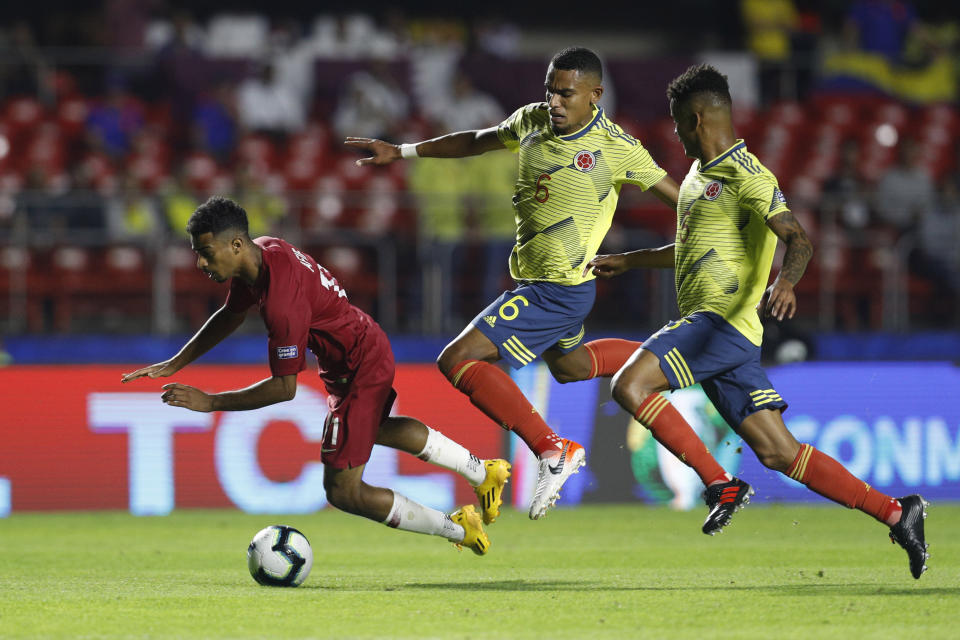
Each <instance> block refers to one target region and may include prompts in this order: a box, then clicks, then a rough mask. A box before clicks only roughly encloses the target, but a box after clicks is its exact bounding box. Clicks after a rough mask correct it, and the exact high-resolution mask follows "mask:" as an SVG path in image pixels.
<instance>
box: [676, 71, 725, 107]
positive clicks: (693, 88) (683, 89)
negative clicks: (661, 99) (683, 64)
mask: <svg viewBox="0 0 960 640" xmlns="http://www.w3.org/2000/svg"><path fill="white" fill-rule="evenodd" d="M699 93H709V94H710V95H711V96H713V97H714V98H715V99H717V100H720V101H721V102H723V103H724V104H727V105H729V104H730V103H731V102H733V100H731V98H730V85H729V84H727V76H725V75H723V74H722V73H720V72H719V71H717V69H716V67H713V66H711V65H709V64H697V65H693V66H692V67H690V68H688V69H687V70H686V71H684V72H683V73H681V74H680V75H679V76H677V77H676V78H674V79H673V80H672V81H671V82H670V84H669V86H667V99H668V100H671V101H673V102H675V103H676V104H683V103H684V102H686V101H687V100H689V99H690V98H691V97H693V96H695V95H697V94H699Z"/></svg>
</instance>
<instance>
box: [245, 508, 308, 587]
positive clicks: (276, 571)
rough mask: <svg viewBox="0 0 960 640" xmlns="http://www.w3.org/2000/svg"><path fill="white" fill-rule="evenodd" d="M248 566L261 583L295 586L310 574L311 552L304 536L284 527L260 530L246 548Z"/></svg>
mask: <svg viewBox="0 0 960 640" xmlns="http://www.w3.org/2000/svg"><path fill="white" fill-rule="evenodd" d="M247 567H248V568H249V569H250V575H251V576H253V579H254V580H256V581H257V582H259V583H260V584H264V585H269V586H271V587H298V586H300V585H301V584H303V581H304V580H306V579H307V576H308V575H310V569H311V568H312V567H313V550H312V549H311V548H310V543H309V542H308V541H307V538H306V536H304V535H303V534H302V533H300V532H299V531H297V530H296V529H294V528H293V527H288V526H286V525H281V524H274V525H270V526H269V527H267V528H266V529H261V530H260V531H259V532H258V533H257V535H255V536H253V540H252V541H251V542H250V546H249V547H247Z"/></svg>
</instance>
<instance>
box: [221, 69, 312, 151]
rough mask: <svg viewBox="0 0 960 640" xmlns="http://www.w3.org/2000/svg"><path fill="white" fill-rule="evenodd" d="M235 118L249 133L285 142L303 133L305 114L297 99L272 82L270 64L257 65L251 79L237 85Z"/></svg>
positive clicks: (281, 86) (285, 87) (272, 74)
mask: <svg viewBox="0 0 960 640" xmlns="http://www.w3.org/2000/svg"><path fill="white" fill-rule="evenodd" d="M237 114H238V117H239V119H240V124H241V125H242V126H243V127H244V128H245V129H247V130H249V131H257V132H262V133H267V134H271V135H274V136H277V137H279V138H285V137H286V135H287V134H288V133H292V132H295V131H299V130H301V129H303V127H304V125H305V124H306V119H307V114H306V110H305V108H304V105H303V103H302V102H301V100H300V97H299V96H298V95H297V94H296V92H295V91H294V90H292V89H291V88H290V87H289V86H287V85H284V84H281V83H279V82H277V81H276V79H275V69H274V66H273V65H272V64H268V63H263V64H261V65H260V66H259V67H258V69H257V72H256V74H255V75H253V76H252V77H249V78H247V79H246V80H244V81H243V82H241V83H240V86H239V88H238V90H237Z"/></svg>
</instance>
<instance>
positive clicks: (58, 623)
mask: <svg viewBox="0 0 960 640" xmlns="http://www.w3.org/2000/svg"><path fill="white" fill-rule="evenodd" d="M701 511H702V509H700V510H696V511H694V512H689V513H676V512H671V511H669V510H667V509H665V508H652V507H644V506H639V505H633V506H590V507H580V508H575V509H557V510H555V511H553V512H551V513H550V514H549V515H548V516H547V517H546V518H545V519H543V520H540V521H538V522H531V521H529V520H528V519H527V518H526V515H525V514H524V513H521V512H518V511H514V510H511V509H505V510H504V513H503V515H502V516H501V517H500V519H499V521H498V522H496V523H495V524H493V525H491V526H490V527H489V528H488V531H489V533H490V537H491V541H492V546H491V550H490V553H489V554H488V555H487V556H486V557H482V558H481V557H476V556H474V555H473V553H471V552H469V551H463V552H460V553H458V552H457V551H456V550H455V549H454V548H453V547H452V546H451V545H450V544H449V543H447V542H445V541H443V540H441V539H439V538H430V537H425V536H418V535H414V534H411V533H406V532H400V531H394V530H391V529H388V528H387V527H384V526H382V525H378V524H375V523H373V522H369V521H366V520H363V519H360V518H357V517H354V516H348V515H346V514H343V513H339V512H336V511H333V510H325V511H322V512H320V513H316V514H312V515H307V516H287V517H278V516H251V515H244V514H239V513H237V512H231V511H179V512H176V513H174V514H173V515H171V516H168V517H159V518H136V517H133V516H130V515H127V514H125V513H113V512H110V513H70V514H14V515H13V516H11V517H9V518H7V519H4V520H0V549H2V552H3V553H2V559H0V637H2V638H5V639H6V638H24V637H35V638H166V637H177V638H185V637H186V638H193V637H203V638H221V637H222V638H251V637H259V638H286V637H290V638H294V637H296V638H418V639H422V638H476V639H478V640H489V639H497V638H547V637H549V638H551V639H555V638H641V637H642V638H697V639H698V640H702V639H703V638H719V637H725V638H817V639H818V640H819V639H822V638H844V640H851V639H855V638H884V637H889V638H897V639H898V640H899V639H902V638H904V637H917V638H925V639H930V638H956V637H960V540H958V538H960V537H958V536H957V534H956V532H957V531H958V528H960V504H956V503H955V504H944V503H941V504H936V503H935V504H933V505H932V508H931V509H930V517H929V518H928V520H927V540H928V542H930V552H931V554H932V558H931V560H930V562H929V564H930V571H928V572H927V573H926V574H925V575H924V576H923V577H922V578H921V579H920V580H914V579H913V578H912V577H911V576H910V573H909V570H908V568H907V557H906V554H905V553H904V552H903V551H902V550H901V549H900V548H899V547H895V546H893V545H891V544H890V542H889V540H888V539H887V536H886V529H885V528H884V527H883V526H881V525H879V524H878V523H876V522H873V521H872V520H871V519H870V518H868V517H866V516H864V515H863V514H860V513H857V512H851V511H847V510H846V509H843V508H840V507H835V506H830V505H822V506H819V505H818V506H812V507H798V506H759V505H753V506H751V507H749V508H748V509H746V510H745V511H744V512H741V513H739V514H737V516H735V518H734V521H733V523H732V524H731V525H730V526H729V527H728V529H727V531H726V532H725V533H724V534H723V535H718V536H716V537H714V538H710V537H708V536H704V535H703V534H701V533H700V530H699V529H700V524H701V520H702V516H703V513H701ZM274 523H277V524H290V525H293V526H296V527H297V528H298V529H300V530H301V531H303V532H304V533H305V534H306V535H307V537H308V538H309V539H310V541H311V543H312V545H313V549H314V555H315V563H314V567H313V571H312V573H311V575H310V577H309V578H308V579H307V581H306V583H305V584H304V585H303V586H302V587H300V588H297V589H277V588H270V587H261V586H259V585H257V584H256V583H254V581H253V580H252V579H251V578H250V575H249V573H248V572H247V568H246V546H247V543H248V542H249V540H250V538H251V537H252V536H253V534H254V533H256V532H257V531H258V530H259V529H260V528H262V527H263V526H266V525H268V524H274Z"/></svg>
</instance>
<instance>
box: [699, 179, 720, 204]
mask: <svg viewBox="0 0 960 640" xmlns="http://www.w3.org/2000/svg"><path fill="white" fill-rule="evenodd" d="M721 193H723V183H722V182H720V181H719V180H714V181H712V182H708V183H707V186H706V187H704V188H703V197H704V198H706V199H707V200H716V199H717V198H719V197H720V194H721Z"/></svg>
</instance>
